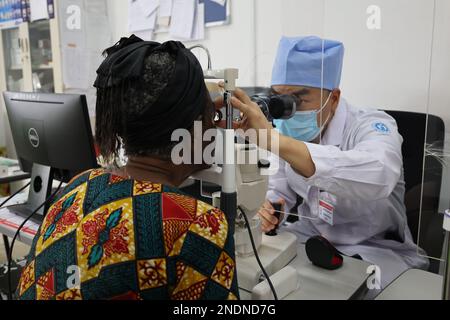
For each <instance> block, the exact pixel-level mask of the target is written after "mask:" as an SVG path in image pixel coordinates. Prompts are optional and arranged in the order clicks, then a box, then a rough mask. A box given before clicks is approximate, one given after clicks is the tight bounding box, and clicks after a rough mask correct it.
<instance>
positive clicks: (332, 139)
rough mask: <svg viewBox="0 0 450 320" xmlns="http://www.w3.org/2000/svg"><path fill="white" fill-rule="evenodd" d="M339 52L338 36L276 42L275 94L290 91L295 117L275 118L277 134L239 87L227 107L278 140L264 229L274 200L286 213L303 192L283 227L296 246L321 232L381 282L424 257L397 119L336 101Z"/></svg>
mask: <svg viewBox="0 0 450 320" xmlns="http://www.w3.org/2000/svg"><path fill="white" fill-rule="evenodd" d="M343 57H344V47H343V44H342V43H340V42H337V41H331V40H322V39H320V38H317V37H297V38H282V39H281V41H280V46H279V50H278V54H277V57H276V61H275V65H274V69H273V77H272V90H273V92H274V93H279V94H290V95H294V96H296V97H297V99H298V103H297V113H296V114H295V116H294V117H293V118H292V119H289V120H282V121H276V122H275V124H276V127H277V129H276V130H275V129H273V127H272V125H271V124H269V123H268V122H267V120H266V119H265V117H264V115H263V114H262V112H261V111H260V109H259V107H258V106H257V105H256V104H255V103H253V102H252V101H251V100H250V98H249V97H248V96H247V95H246V94H245V93H244V92H243V91H241V90H237V91H236V94H235V95H236V97H234V98H233V101H232V103H233V106H234V107H236V108H238V109H239V110H241V112H242V113H243V114H244V120H243V121H242V122H241V123H240V126H241V128H243V129H250V128H256V129H266V130H267V132H268V133H269V134H268V135H269V136H268V141H271V140H270V139H271V138H272V136H273V135H277V136H279V153H278V155H279V157H277V156H274V159H272V160H273V161H278V168H279V169H278V171H277V172H276V174H274V175H272V176H271V177H270V183H269V192H268V194H267V199H268V201H267V202H266V203H265V204H264V208H263V209H261V211H260V212H259V215H260V217H261V220H262V225H263V231H265V232H267V231H270V230H272V229H274V228H275V227H276V226H277V225H278V224H279V223H281V222H282V221H278V219H277V218H276V216H275V215H274V209H273V207H272V205H271V203H278V202H281V203H283V204H284V205H285V206H284V209H283V210H284V211H289V210H291V209H292V208H293V207H294V206H295V204H296V202H297V199H298V196H300V197H301V198H303V203H302V204H301V205H300V206H299V207H298V215H299V217H300V219H299V221H298V222H296V223H294V224H291V225H289V226H288V227H287V229H288V230H289V231H291V232H293V233H295V234H296V235H297V236H298V239H299V241H300V242H305V241H306V240H308V239H309V238H310V237H312V236H315V235H321V236H323V237H325V238H326V239H328V240H329V241H330V242H331V243H332V244H334V245H335V246H336V248H337V249H338V250H339V251H340V252H342V253H343V254H345V255H347V256H356V257H360V258H362V259H363V260H365V261H368V262H370V263H372V264H374V265H376V266H378V267H379V268H380V271H381V273H380V276H381V284H382V286H383V287H384V286H386V285H387V284H389V283H390V282H391V281H392V280H394V279H395V278H396V277H397V276H399V275H400V274H401V273H403V272H404V271H406V270H407V269H410V268H421V269H426V268H427V267H428V263H429V262H428V259H426V258H424V257H423V255H425V252H424V251H423V250H421V249H420V248H418V247H417V246H416V244H415V243H414V242H413V240H412V236H411V232H410V230H409V228H408V224H407V219H406V214H405V205H404V193H405V183H404V178H403V162H402V151H401V146H402V142H403V140H402V137H401V136H400V134H399V133H398V130H397V124H396V122H395V120H394V119H393V118H391V117H390V116H389V115H387V114H386V113H384V112H381V111H377V110H367V109H361V108H355V107H353V106H351V105H350V104H349V103H347V101H345V100H344V99H343V98H341V92H340V90H339V84H340V79H341V71H342V65H343ZM361 81H364V79H361ZM268 149H269V150H270V149H271V146H269V147H268ZM270 151H274V150H270Z"/></svg>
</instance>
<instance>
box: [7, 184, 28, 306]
mask: <svg viewBox="0 0 450 320" xmlns="http://www.w3.org/2000/svg"><path fill="white" fill-rule="evenodd" d="M30 185H31V182H28V183H27V184H26V185H25V186H23V187H22V188H20V189H19V190H18V191H16V192H15V193H14V194H12V195H11V196H10V197H9V198H7V199H6V200H5V201H3V202H2V203H1V204H0V209H2V208H3V207H4V206H5V205H6V204H7V203H8V202H9V201H11V200H12V199H13V198H15V197H16V196H17V195H19V194H20V193H21V192H22V191H24V190H25V189H26V188H28V187H29V186H30ZM5 248H6V247H5ZM6 255H7V256H9V252H6ZM8 263H9V260H8ZM0 301H3V296H2V294H1V293H0Z"/></svg>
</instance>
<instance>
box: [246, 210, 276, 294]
mask: <svg viewBox="0 0 450 320" xmlns="http://www.w3.org/2000/svg"><path fill="white" fill-rule="evenodd" d="M238 208H239V210H240V211H241V212H242V215H243V216H244V219H245V225H246V227H247V230H248V235H249V236H250V242H251V244H252V248H253V252H254V253H255V258H256V261H257V262H258V265H259V267H260V268H261V271H262V273H263V274H264V277H266V280H267V282H268V283H269V287H270V290H272V294H273V297H274V299H275V300H278V296H277V292H276V291H275V287H274V286H273V283H272V281H271V280H270V277H269V275H268V274H267V272H266V269H264V267H263V265H262V263H261V260H260V259H259V255H258V250H256V245H255V240H254V239H253V234H252V230H251V229H250V223H249V222H248V218H247V216H246V215H245V213H244V210H242V208H241V207H240V206H238Z"/></svg>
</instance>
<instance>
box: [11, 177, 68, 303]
mask: <svg viewBox="0 0 450 320" xmlns="http://www.w3.org/2000/svg"><path fill="white" fill-rule="evenodd" d="M62 184H63V182H62V181H61V182H60V183H59V185H58V187H57V188H56V190H55V191H54V192H53V193H52V194H51V195H50V196H49V197H48V198H47V199H46V200H45V201H44V203H42V204H41V205H40V206H39V207H38V208H37V209H36V210H34V211H33V213H31V214H30V215H29V216H28V217H27V218H26V219H25V220H24V221H23V222H22V224H21V225H20V226H19V228H18V229H17V231H16V234H15V235H14V238H13V240H12V242H11V248H10V249H9V255H8V290H9V293H8V300H12V299H13V290H12V283H11V282H12V280H11V261H12V254H13V250H14V244H15V242H16V239H17V237H18V236H19V234H20V231H21V230H22V229H23V227H24V226H25V224H26V223H27V222H28V221H29V220H30V219H31V218H32V217H33V216H34V215H35V214H36V213H37V212H38V211H39V210H40V209H41V208H42V207H43V206H45V205H46V204H47V203H48V202H49V201H51V200H52V199H53V198H54V197H55V196H56V194H57V193H58V192H59V190H60V189H61V186H62Z"/></svg>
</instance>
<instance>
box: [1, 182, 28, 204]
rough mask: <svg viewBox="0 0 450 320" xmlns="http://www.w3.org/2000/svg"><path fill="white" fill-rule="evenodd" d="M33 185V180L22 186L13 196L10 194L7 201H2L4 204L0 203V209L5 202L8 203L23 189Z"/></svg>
mask: <svg viewBox="0 0 450 320" xmlns="http://www.w3.org/2000/svg"><path fill="white" fill-rule="evenodd" d="M30 185H31V182H28V183H27V184H26V185H25V186H24V187H22V188H21V189H20V190H19V191H16V192H15V193H14V194H13V195H12V196H10V197H9V198H8V199H6V200H5V201H3V202H2V204H0V209H1V208H3V206H4V205H5V204H7V203H8V202H9V201H11V200H12V199H13V198H14V197H16V196H17V195H18V194H19V193H21V192H22V191H23V190H25V189H26V188H28V187H29V186H30Z"/></svg>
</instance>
